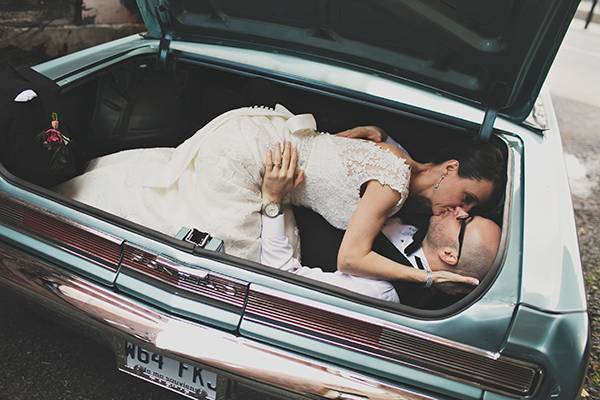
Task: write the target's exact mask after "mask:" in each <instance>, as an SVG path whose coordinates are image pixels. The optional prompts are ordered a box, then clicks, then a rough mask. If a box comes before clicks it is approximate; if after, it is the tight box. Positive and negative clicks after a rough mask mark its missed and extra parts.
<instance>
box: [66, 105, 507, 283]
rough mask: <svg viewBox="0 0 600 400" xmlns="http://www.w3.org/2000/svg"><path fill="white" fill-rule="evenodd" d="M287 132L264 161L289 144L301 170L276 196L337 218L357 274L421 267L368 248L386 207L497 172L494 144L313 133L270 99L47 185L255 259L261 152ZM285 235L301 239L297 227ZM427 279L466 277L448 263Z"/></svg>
mask: <svg viewBox="0 0 600 400" xmlns="http://www.w3.org/2000/svg"><path fill="white" fill-rule="evenodd" d="M345 136H352V134H348V132H346V134H345ZM358 136H361V133H360V132H359V134H358ZM286 142H287V143H289V144H288V145H287V146H279V148H281V147H283V149H282V150H283V154H282V150H279V152H278V151H274V152H273V154H274V155H273V161H274V163H279V162H282V160H284V159H287V160H289V157H290V153H289V151H290V149H291V148H294V149H296V150H294V152H296V151H297V158H298V168H299V169H300V170H301V171H302V173H303V177H302V179H301V180H302V182H301V183H300V184H299V185H298V186H297V187H296V188H295V189H294V190H293V192H292V193H291V196H290V197H289V199H283V200H284V202H285V203H286V204H287V203H292V204H295V205H301V206H304V207H308V208H311V209H313V210H314V211H316V212H317V213H319V214H321V215H322V216H323V217H324V218H325V219H326V220H327V221H328V222H329V223H330V224H331V225H333V226H335V227H336V228H340V229H346V234H345V236H344V240H343V242H342V246H341V248H340V252H339V254H338V268H340V269H341V270H343V271H345V272H348V273H353V274H356V275H363V276H371V277H377V278H382V279H387V280H395V279H402V280H411V281H420V282H425V281H426V279H427V277H426V273H425V272H423V271H417V270H415V269H413V268H406V267H404V268H399V266H400V264H397V263H395V262H393V261H391V260H389V259H387V258H385V257H383V256H380V255H378V254H377V253H375V252H373V251H372V250H371V245H372V242H373V239H374V238H375V236H376V235H377V234H378V233H379V231H380V229H381V227H382V225H383V223H384V222H385V220H386V218H387V217H389V216H391V215H392V214H394V213H396V212H397V211H398V210H399V209H400V208H401V207H402V205H403V204H404V202H405V201H406V200H407V198H409V197H410V198H420V199H425V200H426V201H427V202H428V203H429V204H430V206H431V211H432V212H433V213H434V214H439V213H441V212H444V211H446V210H448V209H450V208H455V207H462V208H463V209H464V210H465V211H468V210H469V209H471V208H472V207H474V206H476V205H477V204H480V203H482V202H485V201H486V200H487V199H489V198H490V197H491V195H492V193H493V191H494V189H495V186H496V185H497V184H498V182H500V177H501V173H500V171H499V168H501V166H500V165H501V163H500V161H499V158H498V155H497V154H498V153H497V150H496V149H494V148H493V147H492V146H491V145H484V144H480V145H477V146H470V147H469V148H464V149H462V151H460V152H459V153H461V154H457V155H456V156H453V157H448V158H447V159H445V160H439V162H435V163H419V162H416V161H415V160H413V159H411V158H410V157H409V156H408V155H407V154H406V153H405V152H403V151H402V150H401V149H399V148H398V147H396V146H394V145H390V144H385V143H375V142H373V141H368V140H359V139H351V138H347V137H343V136H340V135H338V136H336V135H329V134H323V133H319V132H317V131H316V122H315V120H314V118H313V117H312V115H310V114H303V115H296V116H295V115H293V114H292V113H290V112H289V111H288V110H287V109H285V108H284V107H283V106H281V105H277V106H276V107H275V108H274V109H270V108H256V107H255V108H241V109H237V110H232V111H229V112H226V113H224V114H222V115H220V116H218V117H216V118H215V119H213V120H212V121H211V122H209V123H208V124H207V125H205V126H204V127H203V128H201V129H200V130H198V131H197V132H196V133H195V134H194V135H193V136H192V137H190V138H189V139H188V140H186V141H185V142H184V143H182V144H181V145H179V146H178V147H176V148H152V149H135V150H126V151H122V152H119V153H115V154H111V155H108V156H104V157H100V158H97V159H95V160H92V161H91V162H90V163H89V165H88V167H87V170H86V172H85V173H84V174H82V175H80V176H78V177H75V178H73V179H71V180H70V181H67V182H65V183H63V184H61V185H59V186H57V187H56V190H57V191H58V192H60V193H62V194H63V195H65V196H67V197H71V198H73V199H75V200H78V201H80V202H83V203H86V204H89V205H92V206H94V207H97V208H99V209H102V210H105V211H108V212H110V213H113V214H116V215H118V216H120V217H123V218H125V219H128V220H131V221H134V222H137V223H139V224H141V225H144V226H147V227H150V228H153V229H156V230H158V231H161V232H163V233H165V234H169V235H174V234H176V233H177V231H178V230H179V229H180V228H181V227H182V226H188V227H194V228H197V229H200V230H203V231H206V232H209V233H210V234H211V235H213V236H215V237H219V238H221V239H223V240H224V242H225V249H226V251H227V253H229V254H233V255H236V256H239V257H242V258H246V259H249V260H253V261H259V259H260V232H261V222H260V213H261V210H262V206H263V199H262V197H261V183H262V176H263V175H264V164H263V160H264V154H265V153H266V151H267V150H268V149H270V148H272V147H273V145H274V144H275V143H286ZM285 151H288V153H287V154H286V153H285ZM280 155H281V156H280ZM288 162H289V161H288ZM298 182H300V180H299V181H298ZM275 200H279V199H275ZM274 206H275V210H277V206H278V205H277V204H274ZM271 209H273V207H271ZM286 217H287V218H293V214H292V213H291V212H287V213H286ZM294 225H295V224H293V223H286V226H291V227H293V226H294ZM288 236H289V238H290V243H298V238H297V231H296V230H295V229H292V231H290V232H288ZM451 275H454V274H451ZM436 279H437V280H438V281H439V282H442V281H443V280H448V279H450V280H457V281H461V282H465V280H468V279H469V278H464V277H461V276H459V275H456V276H454V277H452V276H450V278H448V274H446V275H444V276H438V277H436V276H434V283H436ZM467 283H468V282H467Z"/></svg>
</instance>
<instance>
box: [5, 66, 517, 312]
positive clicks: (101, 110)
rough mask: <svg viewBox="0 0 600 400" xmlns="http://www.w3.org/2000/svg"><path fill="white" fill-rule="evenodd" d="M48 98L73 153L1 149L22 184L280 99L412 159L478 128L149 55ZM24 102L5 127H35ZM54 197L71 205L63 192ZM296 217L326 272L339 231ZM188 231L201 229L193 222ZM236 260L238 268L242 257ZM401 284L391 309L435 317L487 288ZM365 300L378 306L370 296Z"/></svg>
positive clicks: (306, 261)
mask: <svg viewBox="0 0 600 400" xmlns="http://www.w3.org/2000/svg"><path fill="white" fill-rule="evenodd" d="M28 74H29V75H28V76H31V74H30V73H28ZM36 79H37V78H36ZM54 96H55V100H54V101H56V104H60V106H59V107H58V108H59V109H60V123H61V129H63V131H64V132H65V134H67V135H68V137H69V138H70V139H71V144H72V146H71V148H72V153H71V154H69V157H68V160H67V162H66V165H67V168H63V169H61V170H54V169H53V168H52V167H50V166H47V165H45V164H44V163H47V162H49V161H48V159H47V155H45V154H43V151H44V150H43V149H42V146H41V144H40V143H39V139H38V138H37V137H36V136H35V135H32V136H33V137H32V138H28V139H27V140H25V141H24V143H21V144H20V146H19V147H18V148H17V151H16V152H14V151H9V152H6V151H5V154H4V155H3V160H2V162H3V166H4V167H5V168H6V169H7V171H8V172H10V173H11V174H14V176H16V177H17V178H21V179H22V180H23V181H24V182H27V184H36V185H38V186H42V187H45V188H46V189H50V190H51V188H52V187H53V186H54V185H55V184H57V183H60V182H62V181H64V180H66V179H68V178H70V177H73V176H76V175H78V174H79V173H81V171H83V168H84V167H85V164H86V163H87V162H88V161H89V160H92V159H94V158H96V157H100V156H103V155H107V154H111V153H115V152H118V151H121V150H126V149H134V148H150V147H162V146H177V145H179V144H180V143H182V142H183V141H184V140H185V139H187V138H188V137H190V136H192V135H193V134H194V132H196V130H197V129H198V128H199V127H202V126H204V125H205V124H206V123H208V122H209V121H210V120H212V119H213V118H215V117H216V116H218V115H220V114H222V113H223V112H225V111H228V110H232V109H235V108H239V107H244V106H269V107H273V106H275V104H276V103H280V104H283V105H285V106H286V107H287V108H288V109H289V110H291V111H292V112H293V113H295V114H302V113H311V114H313V115H314V117H315V119H316V121H317V124H318V129H319V130H320V131H324V132H332V133H335V132H339V131H342V130H345V129H348V128H351V127H354V126H360V125H378V126H380V127H382V128H383V129H384V130H385V131H386V132H388V133H389V135H390V136H392V137H393V139H395V140H396V141H397V142H399V143H400V144H401V145H402V146H403V147H404V148H405V149H406V150H407V151H408V152H409V153H410V154H411V156H412V157H414V158H415V159H416V160H419V161H427V160H428V159H429V157H430V155H431V152H432V151H435V149H436V148H439V147H444V146H447V145H448V144H449V143H455V142H457V141H466V140H471V139H472V137H473V136H475V135H477V134H478V133H477V131H476V130H474V129H472V128H468V127H464V126H461V125H459V124H456V125H453V124H451V123H448V122H447V121H443V122H442V121H439V120H436V119H435V118H433V117H425V116H423V115H417V114H412V113H409V112H407V111H403V110H400V109H393V108H390V107H383V106H380V105H375V104H369V103H367V102H364V101H359V100H356V99H352V98H351V97H346V96H340V95H339V94H334V93H327V92H325V91H323V90H317V89H315V88H311V87H300V86H299V85H297V84H290V83H287V82H285V81H282V80H278V79H273V78H272V77H271V78H269V77H261V76H258V75H254V74H248V73H240V72H238V71H232V70H227V69H223V68H214V67H211V66H206V65H203V64H199V63H194V62H193V61H191V60H187V62H186V61H178V62H177V63H174V64H172V65H170V66H169V67H168V68H164V67H160V66H159V65H158V64H157V62H156V58H155V57H149V56H140V57H135V58H132V59H129V60H127V61H125V62H122V63H119V64H116V65H114V66H112V67H111V68H107V69H104V70H100V71H98V72H97V73H95V74H93V75H90V76H88V77H86V78H84V79H81V80H79V81H76V82H74V83H72V84H70V85H66V86H65V87H63V88H62V89H61V90H60V93H55V94H54ZM33 103H34V104H32V105H31V106H30V108H28V109H27V108H21V109H19V110H20V113H21V114H20V116H21V118H23V121H26V122H22V123H21V126H19V122H18V119H17V122H16V123H15V125H14V126H12V129H13V130H14V131H15V132H23V131H26V130H27V131H31V130H33V129H34V128H32V127H31V124H32V122H31V121H32V120H31V119H27V118H25V115H26V113H30V114H31V113H33V114H35V115H38V114H40V113H42V111H40V110H39V109H36V108H33V107H37V108H40V109H45V108H44V104H41V105H40V104H37V105H36V104H35V102H33ZM18 118H19V117H18ZM40 120H41V122H39V123H38V125H36V128H35V129H36V130H34V132H36V131H37V132H39V131H41V130H43V129H44V128H45V125H44V124H48V121H47V120H44V118H41V119H40ZM23 125H26V128H24V127H23ZM17 134H18V133H17ZM492 140H493V142H494V144H495V145H497V147H498V148H500V149H501V150H502V152H503V153H504V154H505V156H506V155H507V154H508V152H507V147H506V144H505V142H504V141H503V140H501V139H499V138H498V137H496V136H493V137H492ZM10 148H11V147H10V145H9V146H5V150H7V149H10ZM40 152H41V154H42V155H41V156H40V157H37V159H38V161H37V162H35V163H32V162H29V161H27V162H25V163H24V162H23V160H24V157H27V156H28V155H29V154H39V153H40ZM22 153H24V154H22ZM505 158H506V157H505ZM50 195H52V194H51V193H50ZM59 197H60V196H59ZM61 200H62V201H66V202H70V201H69V200H68V199H64V198H61ZM76 207H79V208H81V209H84V210H85V211H86V212H87V213H91V214H97V213H98V210H96V209H94V208H91V207H88V206H86V205H82V204H77V205H76ZM295 215H296V220H297V223H298V225H299V229H300V236H301V254H302V261H303V262H302V263H303V265H307V266H311V267H321V268H324V269H327V267H330V269H332V268H333V269H334V267H335V265H336V259H335V255H336V253H337V246H339V241H340V240H341V236H340V235H341V232H339V231H336V230H335V229H334V228H333V227H325V225H323V223H322V222H320V221H318V220H319V218H320V217H319V216H318V215H316V214H315V213H313V212H312V211H310V210H307V209H301V208H296V209H295ZM483 215H485V216H487V217H489V218H492V219H493V220H494V221H496V222H497V223H498V224H499V225H500V226H502V225H503V217H504V215H505V201H504V196H502V198H500V199H496V200H495V202H494V204H492V205H491V206H489V207H486V210H483ZM104 218H106V219H108V220H113V221H116V223H118V224H121V225H123V224H125V225H126V226H128V227H132V228H133V229H136V230H141V231H145V232H146V234H147V235H148V236H151V237H152V236H154V237H157V238H161V239H162V240H164V239H165V237H164V235H160V233H158V232H155V231H152V230H149V229H145V228H144V227H141V226H139V225H136V224H130V223H128V222H127V221H123V220H121V219H120V218H118V217H116V216H112V215H104ZM315 224H317V225H315ZM192 228H198V229H199V230H202V227H192ZM209 233H210V232H209ZM503 236H504V240H503V244H502V245H501V249H500V251H499V255H498V257H497V259H496V263H497V264H498V265H496V266H495V268H492V269H491V273H490V275H493V274H496V273H497V272H498V270H499V269H500V260H501V259H502V254H503V247H504V243H505V242H506V237H505V236H506V235H503ZM171 242H172V243H174V244H175V245H177V244H178V243H177V242H180V241H178V240H175V239H174V238H173V241H171ZM181 244H184V243H183V242H181ZM238 261H239V265H240V266H242V267H243V266H244V262H243V261H242V260H238ZM262 272H264V273H267V274H270V273H276V274H277V273H279V272H274V271H270V270H269V269H268V268H264V269H262ZM284 275H290V274H285V273H284ZM289 279H291V281H298V283H299V284H301V285H309V286H311V285H313V284H316V285H317V286H319V285H320V286H321V288H322V289H321V290H326V291H329V292H331V291H332V290H333V292H335V289H332V287H330V286H327V285H323V284H319V283H317V282H316V281H312V280H309V279H305V278H297V277H296V278H294V277H290V276H287V277H286V280H289ZM485 282H486V283H488V284H489V283H491V282H493V279H492V278H490V279H486V281H485ZM323 288H324V289H323ZM403 290H405V291H406V293H407V294H406V296H405V297H403V298H402V303H403V306H409V307H412V309H409V308H406V307H403V306H398V307H399V308H398V310H402V309H404V310H405V311H406V310H410V311H409V313H411V314H412V313H416V314H419V313H424V312H425V310H438V311H437V312H435V313H434V314H435V315H443V314H446V313H453V312H455V311H456V310H458V309H460V308H462V307H465V306H466V305H468V304H470V303H472V301H473V300H474V299H476V298H477V297H478V293H479V294H480V293H481V292H483V291H485V290H486V288H485V285H481V286H480V287H479V288H477V289H476V290H475V291H474V293H471V294H470V295H468V296H467V297H466V298H464V297H465V296H448V295H445V294H443V293H442V292H436V291H433V294H432V292H431V291H425V290H423V289H422V288H420V287H419V286H418V285H416V284H408V285H407V287H406V288H404V289H403ZM341 293H342V294H344V295H345V296H346V297H347V296H349V295H350V297H353V296H352V294H349V293H348V292H346V291H344V290H341ZM356 297H357V299H358V301H361V302H367V303H369V299H368V298H366V297H364V296H358V295H357V296H356ZM372 303H373V304H374V305H375V306H376V307H381V304H380V303H381V302H379V301H374V300H373V301H372ZM378 303H379V304H378ZM388 306H390V305H386V306H385V307H386V308H387V307H388ZM439 310H441V311H439ZM434 314H432V315H434ZM422 315H427V314H422Z"/></svg>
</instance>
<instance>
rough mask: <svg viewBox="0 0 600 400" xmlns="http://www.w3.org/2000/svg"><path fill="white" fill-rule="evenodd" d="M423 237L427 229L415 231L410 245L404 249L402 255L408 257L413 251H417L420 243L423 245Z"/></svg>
mask: <svg viewBox="0 0 600 400" xmlns="http://www.w3.org/2000/svg"><path fill="white" fill-rule="evenodd" d="M425 236H427V227H423V228H420V229H419V230H417V231H416V232H415V234H414V235H413V241H412V243H411V244H409V245H408V246H406V248H405V249H404V254H406V255H407V256H410V255H412V254H413V253H414V252H415V251H417V250H418V249H419V247H421V243H423V239H425Z"/></svg>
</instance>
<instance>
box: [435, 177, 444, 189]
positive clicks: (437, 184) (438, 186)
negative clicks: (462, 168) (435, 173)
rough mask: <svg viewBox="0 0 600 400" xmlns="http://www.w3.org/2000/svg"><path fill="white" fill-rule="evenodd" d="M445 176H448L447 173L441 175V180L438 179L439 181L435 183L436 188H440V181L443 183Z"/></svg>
mask: <svg viewBox="0 0 600 400" xmlns="http://www.w3.org/2000/svg"><path fill="white" fill-rule="evenodd" d="M445 177H446V174H444V175H442V176H440V180H439V181H437V183H436V184H435V185H433V189H434V190H438V189H439V188H440V183H442V181H443V180H444V178H445Z"/></svg>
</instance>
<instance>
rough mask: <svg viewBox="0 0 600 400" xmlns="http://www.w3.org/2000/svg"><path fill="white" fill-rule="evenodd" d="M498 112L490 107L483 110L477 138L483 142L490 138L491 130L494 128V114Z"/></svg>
mask: <svg viewBox="0 0 600 400" xmlns="http://www.w3.org/2000/svg"><path fill="white" fill-rule="evenodd" d="M497 115H498V112H497V111H496V110H494V109H492V108H488V109H487V110H485V116H484V117H483V122H482V123H481V128H479V138H480V139H481V140H483V141H485V142H487V141H489V140H490V137H492V131H493V130H494V122H495V121H496V116H497Z"/></svg>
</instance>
